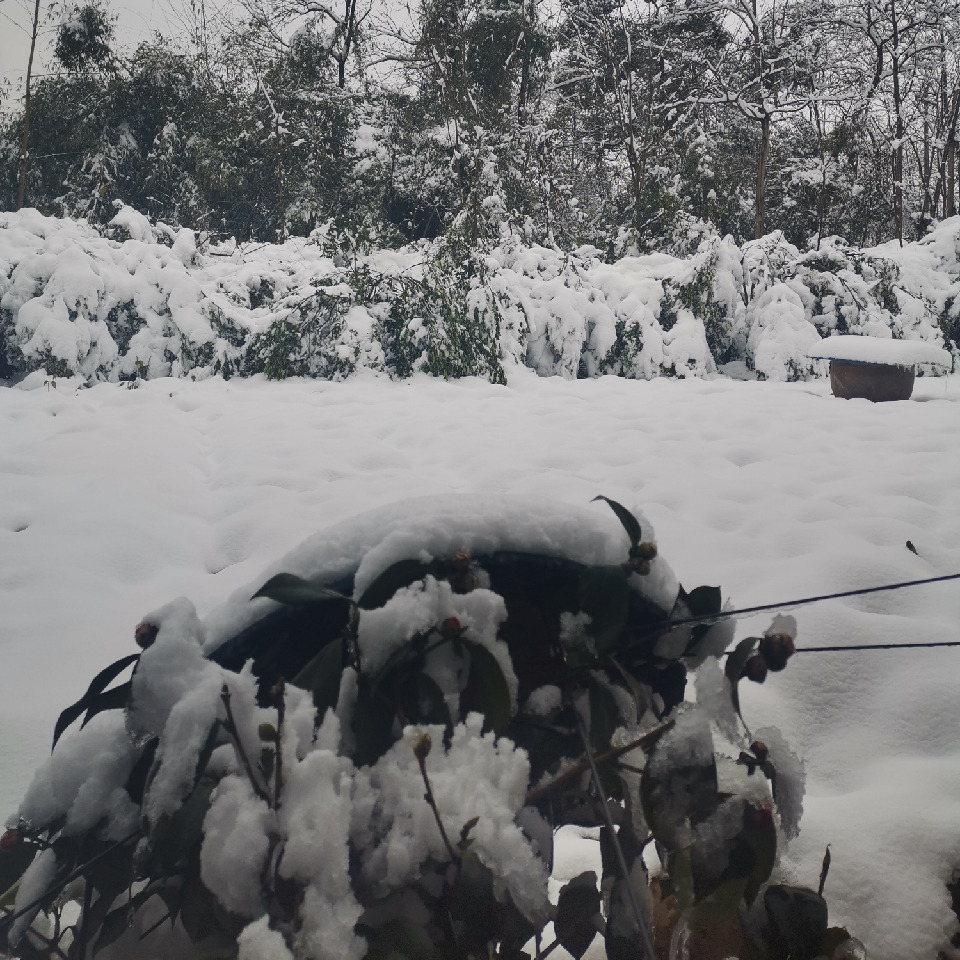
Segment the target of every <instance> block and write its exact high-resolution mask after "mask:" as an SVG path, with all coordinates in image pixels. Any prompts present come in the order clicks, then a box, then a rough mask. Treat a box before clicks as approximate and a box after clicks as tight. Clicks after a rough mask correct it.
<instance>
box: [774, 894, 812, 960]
mask: <svg viewBox="0 0 960 960" xmlns="http://www.w3.org/2000/svg"><path fill="white" fill-rule="evenodd" d="M763 906H764V908H765V909H766V911H767V917H768V919H769V920H770V927H771V931H772V933H773V939H774V942H775V945H776V946H777V947H778V948H779V949H780V951H781V952H782V953H783V955H784V956H789V957H790V958H791V960H813V958H814V957H816V956H819V954H820V945H821V944H822V943H823V940H824V937H825V936H826V933H827V903H826V901H825V900H824V899H823V897H821V896H818V895H817V894H816V893H814V892H813V891H812V890H808V889H807V888H806V887H788V886H786V885H783V884H775V885H774V886H771V887H767V890H766V893H764V895H763Z"/></svg>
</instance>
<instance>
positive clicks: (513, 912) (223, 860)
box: [0, 498, 862, 960]
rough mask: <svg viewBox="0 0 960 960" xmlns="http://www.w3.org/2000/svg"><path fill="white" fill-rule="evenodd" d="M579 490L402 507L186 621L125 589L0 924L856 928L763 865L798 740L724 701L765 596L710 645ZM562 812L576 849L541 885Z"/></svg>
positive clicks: (711, 632)
mask: <svg viewBox="0 0 960 960" xmlns="http://www.w3.org/2000/svg"><path fill="white" fill-rule="evenodd" d="M598 499H603V500H606V498H598ZM606 503H607V504H608V505H609V507H610V508H612V511H613V514H615V516H616V518H617V519H618V520H619V521H620V525H615V524H612V523H608V524H603V523H601V522H600V521H602V520H603V519H605V518H606V515H604V516H603V517H597V516H596V513H597V512H598V511H600V510H601V507H600V506H597V507H594V508H593V511H594V515H593V516H591V515H589V514H585V513H584V512H583V511H580V512H578V511H575V510H570V509H569V508H566V507H564V508H563V509H562V510H561V509H556V510H550V509H547V508H545V507H543V506H542V505H539V506H537V507H533V506H531V505H529V504H507V505H505V506H501V507H500V508H499V509H498V510H497V511H496V512H494V513H489V512H487V513H484V511H483V510H482V509H478V508H477V507H476V506H475V505H472V504H469V503H468V502H467V501H461V500H456V501H452V502H447V501H441V502H431V503H429V504H427V503H419V504H417V503H415V504H413V505H410V504H408V505H402V506H400V507H396V508H393V510H392V511H382V512H380V513H377V514H371V515H369V516H368V517H365V518H361V519H358V520H355V521H351V522H350V523H347V524H345V525H342V526H341V527H339V528H334V529H332V530H330V531H327V532H325V533H324V534H323V535H321V536H320V537H317V538H314V540H312V541H308V542H307V544H305V545H304V546H303V547H302V548H301V549H300V550H299V551H295V552H294V553H293V554H291V555H290V556H289V557H287V558H285V560H284V561H282V562H281V564H280V566H279V568H278V569H277V570H276V571H275V572H274V574H273V575H272V576H269V577H268V579H266V581H265V582H263V583H262V584H261V585H259V587H258V589H256V590H255V592H253V595H252V596H251V591H246V592H241V593H240V594H238V595H237V596H235V597H234V598H232V599H231V600H230V601H228V602H227V604H225V606H224V607H223V608H221V609H220V610H219V611H215V612H214V613H213V614H211V616H210V617H209V618H208V619H207V620H206V621H204V622H201V621H200V620H199V619H198V618H197V615H196V613H195V611H194V609H193V607H192V605H191V604H190V603H189V602H188V601H186V600H183V599H181V600H178V601H174V602H173V603H171V604H169V605H167V606H166V607H164V608H162V609H160V610H159V611H157V612H155V613H154V614H151V615H150V616H147V617H146V618H144V621H143V622H142V623H141V624H140V625H139V626H138V627H137V629H136V642H137V644H138V645H139V647H140V648H141V652H140V653H131V654H130V655H129V656H127V657H124V658H123V659H121V660H119V661H117V662H116V663H114V664H112V665H111V666H109V667H107V668H106V669H105V670H103V671H102V672H101V673H100V674H98V675H97V676H96V677H95V678H94V679H93V681H92V682H91V683H90V686H89V689H88V690H87V692H86V694H85V695H84V696H83V698H81V699H80V700H79V701H78V702H77V703H76V704H74V705H72V706H71V707H69V708H67V709H66V710H65V711H64V712H63V714H62V715H61V717H60V720H59V722H58V723H57V726H56V731H55V734H54V742H55V749H54V751H53V754H52V756H51V758H50V759H49V760H48V761H47V762H46V763H45V764H44V765H43V766H42V767H41V768H40V769H39V770H38V772H37V774H36V776H35V779H34V781H33V783H32V785H31V786H30V788H29V790H28V792H27V794H26V796H25V798H24V800H23V802H22V804H21V807H20V810H19V812H18V814H17V815H16V816H15V817H14V818H13V819H12V820H11V821H10V822H9V824H8V827H9V829H8V830H7V832H6V833H5V834H4V835H3V838H2V841H0V848H2V852H0V887H2V888H3V889H5V890H6V893H5V894H3V895H2V898H0V908H2V911H3V914H2V915H0V947H2V949H5V950H6V951H7V952H8V953H10V954H12V955H13V956H15V957H23V958H34V957H43V958H52V957H61V958H84V957H94V956H96V957H102V958H105V960H109V958H163V960H174V958H205V957H206V958H214V957H216V958H233V957H236V958H239V960H291V958H298V960H299V958H312V960H467V958H493V957H496V958H501V960H522V958H527V960H534V958H535V960H542V958H545V957H546V956H547V955H548V954H550V953H551V952H552V951H553V950H554V949H556V948H558V947H561V948H563V949H564V950H566V951H567V952H568V953H569V954H571V955H572V956H573V957H574V958H576V960H579V958H580V957H582V956H583V955H584V954H585V953H586V951H587V950H588V949H589V948H590V947H591V944H593V943H594V941H595V939H596V938H597V936H598V935H599V936H600V937H601V938H602V946H603V949H604V950H605V953H606V956H607V957H608V958H609V960H628V958H631V960H632V958H639V957H644V956H648V957H652V956H658V957H662V958H665V957H690V958H694V960H695V958H713V957H716V958H721V957H731V956H736V957H743V958H748V957H749V958H753V957H756V958H767V960H787V958H791V960H813V958H815V957H820V956H824V957H832V958H836V960H839V958H841V957H847V958H849V957H857V956H862V948H861V947H860V945H859V943H858V941H856V940H853V939H852V938H851V937H850V936H849V935H848V934H847V931H846V930H844V929H842V928H839V927H830V926H829V925H828V917H827V905H826V902H825V901H824V899H823V897H822V893H823V881H824V880H825V878H826V867H827V863H825V865H824V873H823V875H822V876H821V878H820V890H819V891H814V890H813V889H808V888H804V887H793V886H788V885H784V884H780V883H775V882H773V881H772V877H774V875H775V869H776V865H777V862H778V857H779V855H780V853H781V851H782V850H783V848H784V845H785V843H786V842H787V841H788V840H789V839H790V838H791V837H792V836H794V835H795V834H796V833H797V832H798V829H799V818H800V814H801V810H802V794H803V771H802V765H801V764H800V762H799V761H798V760H797V758H796V757H795V756H794V754H793V753H792V752H791V751H790V749H789V748H788V747H787V745H786V744H785V743H784V741H783V738H782V737H781V735H780V734H779V733H778V732H777V731H776V730H775V729H774V728H769V729H767V730H757V731H753V732H751V731H750V730H749V729H748V728H747V725H746V723H745V722H744V719H743V717H742V715H741V712H740V704H739V698H738V684H739V683H740V682H741V680H742V679H744V678H746V679H749V680H752V681H756V682H763V681H764V679H765V677H766V675H767V672H768V671H779V670H782V669H783V668H784V667H785V666H786V664H787V661H788V659H789V657H790V655H791V654H792V653H793V650H794V635H795V624H794V623H793V621H792V618H784V617H778V618H777V620H775V621H774V624H773V625H772V627H771V629H770V630H769V631H768V632H767V633H766V634H765V635H764V636H763V637H759V638H748V639H745V640H742V641H740V642H739V644H737V645H736V646H733V647H732V649H729V650H728V648H729V647H731V644H732V641H733V621H732V620H731V619H730V618H725V617H724V610H723V606H722V600H721V593H720V590H719V588H717V587H712V586H701V587H698V588H696V589H693V590H689V591H687V590H684V589H683V588H682V587H681V586H680V585H679V583H677V581H676V579H675V578H674V576H673V573H672V572H671V571H670V568H669V567H668V566H667V565H666V563H665V562H664V561H663V559H662V558H661V557H660V556H659V555H658V551H657V547H656V545H655V543H654V542H653V539H652V532H651V530H650V528H649V526H648V525H647V524H646V521H644V520H643V519H642V518H638V517H636V516H635V515H634V514H632V513H631V512H629V511H628V510H626V509H625V508H624V507H623V506H621V505H620V504H618V503H616V502H615V501H612V500H606ZM611 518H612V515H611ZM131 667H132V671H133V672H132V676H131V677H130V679H129V680H126V681H125V682H118V681H119V680H120V678H121V677H122V675H123V674H124V673H125V672H126V671H128V670H129V669H130V668H131ZM691 681H692V684H691ZM112 684H115V685H112ZM691 685H692V686H694V687H695V690H696V696H695V702H693V701H692V700H691V698H689V697H688V696H687V694H688V687H689V686H691ZM76 721H81V722H82V724H83V725H82V727H81V729H79V730H78V731H69V732H67V731H68V728H69V727H71V725H73V724H74V723H75V722H76ZM61 737H62V739H61ZM571 824H573V825H577V826H579V827H581V828H584V827H586V828H593V831H592V833H591V834H590V835H591V836H595V837H596V838H597V848H598V854H597V857H596V867H597V869H596V870H595V871H587V872H585V873H582V874H580V875H579V876H577V877H574V878H573V879H572V880H570V881H569V882H568V883H566V884H565V885H564V886H563V887H562V889H560V891H559V897H558V898H557V899H556V902H551V899H550V897H548V878H549V877H550V874H551V870H552V862H553V847H554V839H555V836H556V833H557V830H558V829H559V828H561V827H563V826H565V825H571ZM811 879H815V878H811ZM7 888H9V889H7ZM596 949H597V946H594V950H596Z"/></svg>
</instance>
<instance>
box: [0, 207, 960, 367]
mask: <svg viewBox="0 0 960 960" xmlns="http://www.w3.org/2000/svg"><path fill="white" fill-rule="evenodd" d="M958 235H960V218H956V219H953V220H951V221H948V222H947V223H945V224H943V225H942V226H940V227H939V228H938V229H937V231H935V232H934V233H932V234H931V235H930V236H928V237H927V238H925V239H924V240H923V241H920V242H918V243H915V244H910V245H908V246H907V247H905V248H903V249H900V248H898V247H896V246H895V245H886V246H884V247H882V248H875V249H872V250H858V249H855V248H852V247H849V246H847V245H846V244H844V243H843V242H842V241H841V240H839V239H836V238H831V239H828V240H825V241H824V242H823V243H822V244H821V247H820V249H819V250H816V251H809V252H807V253H801V252H800V251H799V250H798V249H797V248H796V247H794V246H792V245H791V244H789V243H787V242H786V241H785V240H784V239H783V236H782V235H781V234H779V233H774V234H771V235H769V236H767V237H764V238H763V239H761V240H758V241H754V242H751V243H747V244H744V245H743V246H742V247H740V246H737V245H736V244H735V243H734V242H733V240H732V239H731V238H729V237H726V238H720V237H716V236H714V237H708V238H706V239H704V240H703V241H702V242H700V244H699V246H698V248H697V250H696V252H695V253H693V254H692V255H690V256H687V257H675V256H671V255H669V254H665V253H658V254H648V255H644V256H628V257H623V258H622V259H620V260H618V261H616V262H615V263H605V262H603V260H602V259H601V257H600V256H599V251H597V250H596V249H594V248H581V249H579V250H577V251H573V252H568V253H563V252H561V251H559V250H555V249H550V248H547V247H542V246H532V245H529V244H526V243H524V242H523V241H522V240H520V239H519V238H516V237H513V238H506V239H504V240H503V241H502V242H501V243H500V244H499V245H498V246H496V247H495V248H493V249H492V250H490V251H488V252H487V253H485V254H481V253H477V252H474V251H467V250H465V249H461V248H459V247H458V246H457V244H456V241H450V240H445V241H437V242H435V243H433V244H420V245H417V246H413V247H409V248H405V249H403V250H375V251H372V252H370V253H367V254H364V255H351V256H345V255H344V254H343V253H342V252H340V251H338V250H336V249H334V248H333V247H331V246H330V245H329V244H328V243H327V242H326V239H325V238H324V237H321V236H317V237H314V238H311V239H310V240H303V239H292V240H289V241H287V242H286V243H285V244H282V245H260V246H256V247H251V248H246V249H240V248H238V247H237V246H236V245H235V244H231V245H228V246H225V245H221V246H219V247H211V246H210V245H209V244H207V243H206V242H204V241H203V240H202V238H201V239H198V237H197V235H195V234H194V232H193V231H191V230H186V229H183V230H179V231H174V230H171V229H170V228H168V227H166V226H165V225H163V224H151V223H150V222H149V221H147V219H146V218H145V217H143V216H142V215H140V214H138V213H136V212H135V211H134V210H132V209H130V208H123V209H121V210H120V211H119V212H118V214H117V216H116V217H115V218H114V220H113V221H112V222H111V223H110V224H109V226H108V227H107V228H106V230H105V231H103V232H100V231H98V230H97V229H96V228H94V227H93V226H91V225H89V224H87V223H86V222H84V221H72V220H57V219H53V218H48V217H43V216H41V215H40V214H39V213H37V212H36V211H33V210H24V211H21V212H19V213H16V214H3V215H0V347H2V349H0V377H7V378H15V377H18V376H20V375H23V374H25V373H28V372H31V371H33V370H37V369H44V370H46V371H47V372H48V373H49V374H51V375H54V376H67V375H80V376H83V377H86V378H87V379H88V380H135V379H137V378H152V377H157V376H170V375H172V376H187V375H190V376H194V377H201V376H209V375H212V374H221V375H223V376H231V375H234V374H239V375H249V374H254V373H265V374H266V375H267V376H268V377H271V378H279V377H285V376H296V375H304V376H313V377H320V378H333V379H337V378H342V377H345V376H348V375H350V374H351V373H353V372H355V371H356V370H358V369H362V368H366V369H371V370H376V371H382V372H386V373H389V374H390V375H393V376H400V377H403V376H408V375H410V374H411V373H413V372H416V371H424V372H427V373H431V374H434V375H437V376H446V377H450V376H453V377H457V376H469V375H475V376H482V377H485V378H487V379H490V380H494V381H499V380H503V379H504V377H505V375H506V373H507V372H508V371H509V370H510V369H511V367H515V366H518V365H525V366H529V367H532V368H533V369H535V370H536V371H537V372H538V373H539V374H541V375H543V376H551V375H559V376H562V377H566V378H574V377H578V376H581V377H582V376H587V377H592V376H598V375H601V374H616V375H619V376H625V377H634V378H651V377H655V376H660V375H673V376H702V375H704V374H710V373H714V372H715V371H716V370H717V369H718V368H719V367H721V366H723V365H724V364H727V363H731V362H737V363H739V364H745V367H746V369H747V370H751V371H755V372H756V374H757V375H758V376H760V377H764V378H768V379H776V380H787V379H797V378H803V377H807V376H815V375H818V374H822V373H824V372H825V364H824V362H823V361H817V360H810V359H808V358H807V353H808V351H809V350H810V349H811V347H813V346H814V345H815V344H816V343H817V342H818V340H819V339H820V338H821V337H825V336H830V335H831V334H835V333H859V334H869V335H873V336H881V337H891V336H892V337H895V338H902V339H908V340H909V339H919V340H927V341H931V342H934V343H938V344H944V343H946V345H947V346H949V347H951V349H952V350H953V351H954V353H955V355H957V353H958V347H957V343H958V340H960V302H958V299H957V294H958V292H960V266H958V262H960V255H958Z"/></svg>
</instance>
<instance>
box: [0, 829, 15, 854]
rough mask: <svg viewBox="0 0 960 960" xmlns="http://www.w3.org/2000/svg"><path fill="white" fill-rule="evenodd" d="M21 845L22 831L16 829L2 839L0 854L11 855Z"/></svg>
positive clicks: (0, 839) (8, 832)
mask: <svg viewBox="0 0 960 960" xmlns="http://www.w3.org/2000/svg"><path fill="white" fill-rule="evenodd" d="M19 843H20V831H19V830H17V829H16V828H13V829H10V830H8V831H7V832H6V833H5V834H4V835H3V836H2V837H0V853H9V852H10V851H11V850H13V849H14V848H15V847H16V846H17V845H18V844H19Z"/></svg>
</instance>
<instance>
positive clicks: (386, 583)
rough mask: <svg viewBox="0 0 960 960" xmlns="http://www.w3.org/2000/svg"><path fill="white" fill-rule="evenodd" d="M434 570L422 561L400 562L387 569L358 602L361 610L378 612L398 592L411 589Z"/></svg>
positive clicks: (430, 565)
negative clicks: (413, 584)
mask: <svg viewBox="0 0 960 960" xmlns="http://www.w3.org/2000/svg"><path fill="white" fill-rule="evenodd" d="M432 569H433V565H432V564H429V563H424V562H423V561H422V560H400V561H398V562H397V563H395V564H393V565H392V566H389V567H387V569H386V570H384V571H383V573H381V574H380V576H378V577H377V578H376V579H375V580H374V581H373V583H371V584H370V586H369V587H367V589H366V590H364V591H363V595H362V596H361V597H360V599H359V600H358V601H357V606H358V607H359V608H360V609H361V610H377V609H379V608H380V607H382V606H383V605H384V604H385V603H386V602H387V601H388V600H389V599H390V598H391V597H392V596H393V595H394V594H395V593H396V592H397V591H398V590H402V589H403V588H404V587H409V586H410V584H411V583H416V582H417V581H418V580H422V579H423V578H424V577H426V576H427V574H429V573H430V572H431V570H432Z"/></svg>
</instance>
